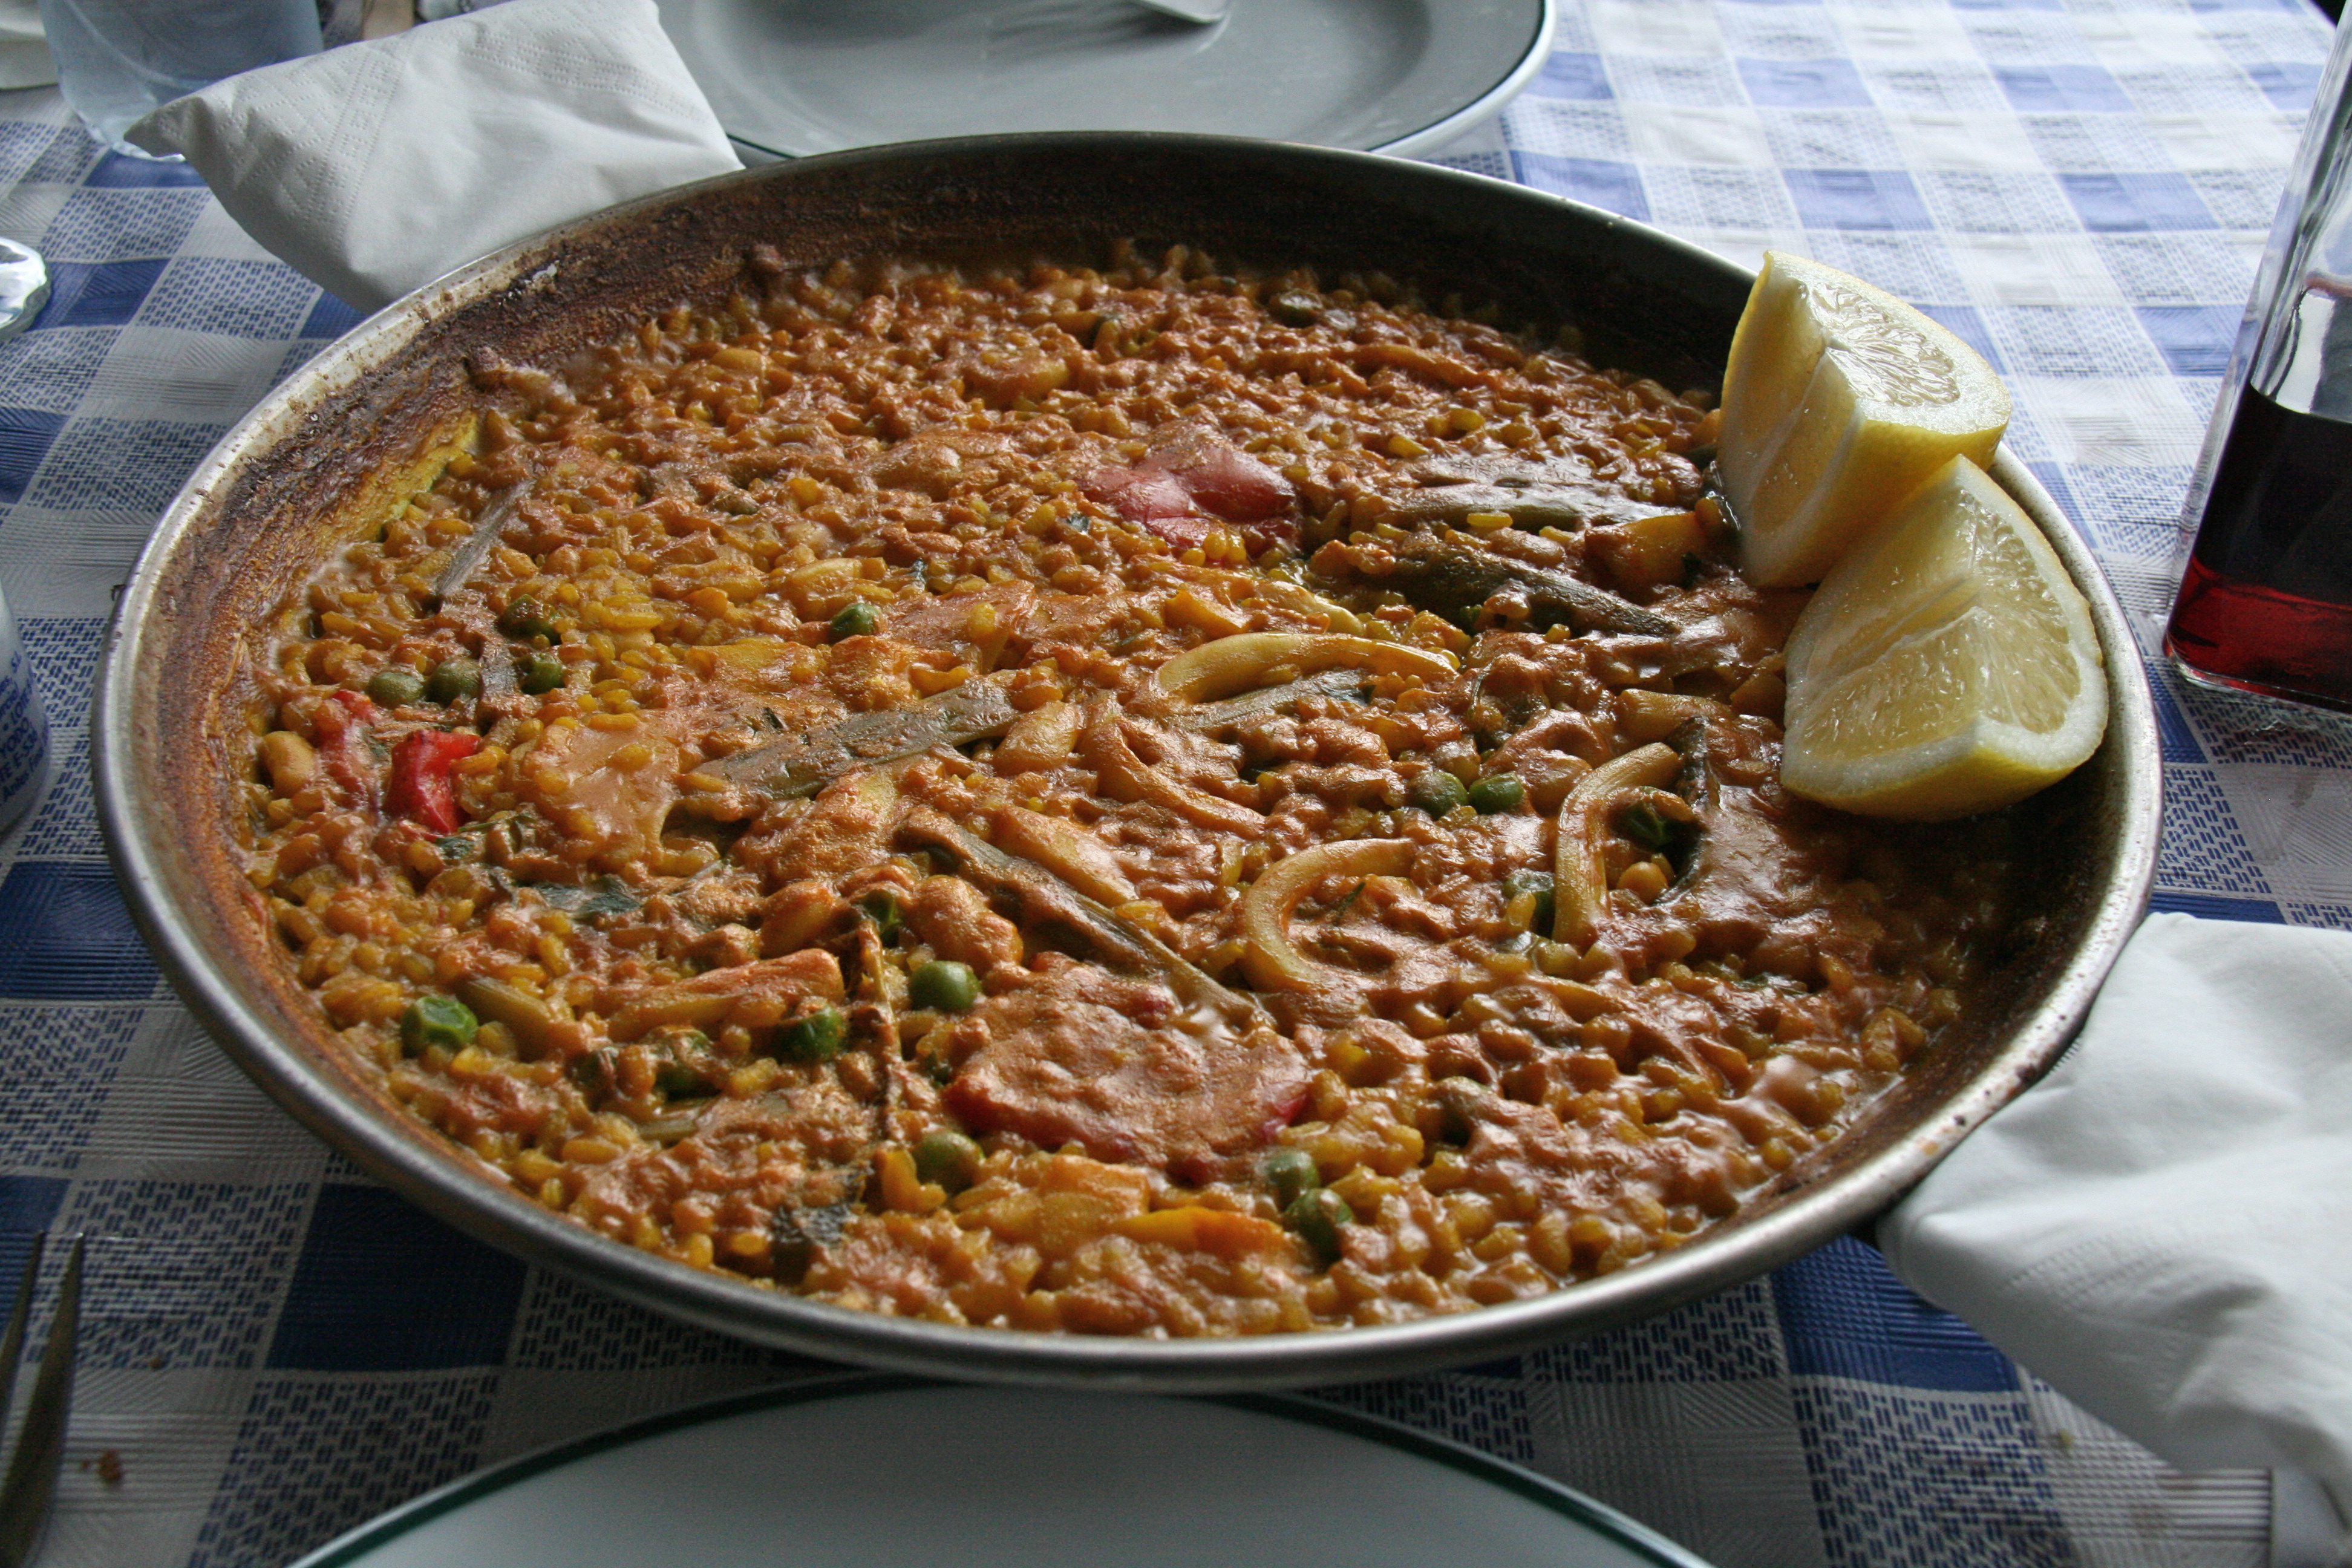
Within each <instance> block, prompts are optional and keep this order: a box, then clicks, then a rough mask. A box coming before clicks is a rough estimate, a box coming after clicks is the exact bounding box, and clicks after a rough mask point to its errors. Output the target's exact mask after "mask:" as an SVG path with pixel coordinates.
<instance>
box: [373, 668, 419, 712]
mask: <svg viewBox="0 0 2352 1568" xmlns="http://www.w3.org/2000/svg"><path fill="white" fill-rule="evenodd" d="M367 694H368V700H369V701H371V702H373V703H374V704H375V705H376V706H377V707H379V708H405V707H407V706H408V705H409V704H410V703H412V702H414V701H415V700H417V699H418V698H420V697H422V696H424V695H425V678H424V677H423V676H421V675H419V674H417V673H416V672H415V670H413V669H404V668H401V667H400V666H399V665H396V664H395V665H394V666H393V667H392V668H389V669H379V670H377V671H376V672H375V673H374V674H373V675H372V676H370V677H368V683H367Z"/></svg>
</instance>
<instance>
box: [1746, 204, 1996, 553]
mask: <svg viewBox="0 0 2352 1568" xmlns="http://www.w3.org/2000/svg"><path fill="white" fill-rule="evenodd" d="M2008 426H2009V391H2008V389H2007V388H2006V387H2004V386H2002V385H2001V384H2000V377H1999V376H1997V375H1995V374H1993V370H1992V367H1991V366H1990V365H1989V364H1987V363H1985V362H1984V359H1983V356H1981V355H1979V353H1977V352H1976V351H1975V350H1974V349H1972V348H1970V347H1969V345H1968V344H1966V343H1964V342H1961V341H1960V340H1959V339H1958V338H1956V337H1954V336H1953V335H1952V334H1951V333H1950V332H1948V331H1946V330H1945V329H1944V328H1942V327H1940V326H1938V325H1937V323H1936V322H1934V321H1930V320H1928V319H1927V317H1926V316H1923V315H1921V314H1920V313H1919V312H1918V311H1916V310H1913V309H1912V308H1911V307H1910V306H1908V305H1906V304H1905V303H1904V302H1903V301H1902V300H1897V299H1895V297H1894V296H1893V295H1891V294H1888V293H1886V292H1885V291H1884V290H1881V289H1874V288H1872V287H1871V286H1870V285H1869V284H1867V283H1864V281H1863V280H1862V279H1859V278H1853V277H1849V276H1848V275H1846V274H1845V273H1843V272H1840V271H1839V270H1838V269H1837V268H1833V267H1824V266H1822V264H1821V263H1820V262H1818V261H1808V260H1806V259H1805V258H1802V257H1797V256H1790V255H1787V254H1785V253H1783V252H1780V251H1777V250H1768V251H1766V252H1765V253H1764V269H1763V271H1761V272H1759V274H1757V278H1756V287H1755V289H1754V290H1753V291H1751V292H1750V293H1749V294H1748V308H1747V309H1746V310H1743V311H1742V312H1741V313H1740V317H1739V329H1738V331H1737V332H1735V333H1734V334H1733V336H1732V340H1731V360H1730V363H1729V364H1728V365H1727V367H1726V368H1725V371H1724V376H1723V435H1722V438H1721V442H1720V444H1719V447H1718V449H1717V464H1718V468H1719V472H1720V474H1721V476H1722V483H1723V491H1724V497H1725V499H1726V500H1728V501H1729V502H1730V504H1731V513H1732V516H1733V518H1734V519H1735V520H1737V521H1738V524H1739V529H1740V536H1739V537H1740V552H1741V555H1742V557H1743V559H1742V562H1741V566H1742V570H1743V571H1744V572H1745V574H1746V575H1747V577H1748V581H1749V582H1751V583H1754V584H1757V586H1759V587H1763V588H1785V587H1793V586H1795V585H1796V584H1801V583H1814V582H1818V581H1820V580H1821V578H1822V574H1824V573H1826V572H1827V571H1829V569H1830V568H1831V567H1832V566H1833V565H1834V564H1836V563H1837V561H1838V559H1839V557H1841V556H1843V554H1844V553H1845V552H1847V551H1848V550H1849V549H1851V548H1852V547H1853V544H1854V542H1856V540H1858V539H1859V538H1860V537H1861V536H1862V535H1864V533H1866V532H1868V531H1869V530H1870V528H1871V526H1872V525H1873V524H1874V522H1876V521H1877V520H1879V519H1880V518H1883V517H1885V515H1886V514H1887V513H1888V512H1890V511H1891V510H1894V508H1895V505H1896V504H1897V503H1899V502H1900V501H1901V500H1903V498H1904V497H1905V496H1907V495H1909V494H1910V493H1911V492H1912V491H1913V490H1915V489H1917V488H1918V487H1919V485H1920V483H1921V482H1922V481H1923V480H1925V479H1927V476H1928V475H1929V474H1932V473H1934V472H1935V471H1936V470H1937V468H1939V467H1940V466H1941V465H1942V464H1943V463H1944V462H1945V460H1946V459H1948V458H1955V457H1961V458H1970V459H1972V460H1973V461H1975V462H1977V463H1979V464H1985V463H1990V462H1991V461H1992V454H1993V448H1994V447H1997V446H1999V445H2000V437H2001V432H2002V431H2003V430H2005V429H2007V428H2008Z"/></svg>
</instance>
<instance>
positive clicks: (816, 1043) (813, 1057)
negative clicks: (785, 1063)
mask: <svg viewBox="0 0 2352 1568" xmlns="http://www.w3.org/2000/svg"><path fill="white" fill-rule="evenodd" d="M848 1043H849V1020H848V1019H847V1018H846V1017H845V1016H843V1015H842V1011H841V1009H840V1008H838V1007H819V1008H818V1009H817V1010H816V1011H815V1012H814V1013H808V1014H804V1015H803V1016H800V1017H798V1018H795V1019H793V1021H792V1022H791V1023H789V1024H787V1025H785V1026H784V1032H783V1033H782V1035H779V1036H778V1037H776V1049H777V1051H778V1053H779V1054H781V1055H782V1056H783V1057H784V1058H787V1059H788V1060H791V1061H796V1062H811V1063H814V1062H829V1061H831V1060H832V1059H833V1058H835V1057H837V1056H839V1055H840V1054H841V1048H842V1047H844V1046H845V1045H847V1044H848Z"/></svg>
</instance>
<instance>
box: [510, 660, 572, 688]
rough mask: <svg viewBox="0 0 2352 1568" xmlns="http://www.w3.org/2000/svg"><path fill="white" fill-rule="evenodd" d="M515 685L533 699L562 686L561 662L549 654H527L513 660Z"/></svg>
mask: <svg viewBox="0 0 2352 1568" xmlns="http://www.w3.org/2000/svg"><path fill="white" fill-rule="evenodd" d="M515 684H516V685H517V686H520V687H521V688H522V689H523V690H525V691H527V692H529V693H530V695H531V696H533V697H538V696H541V695H542V694H544V693H546V692H550V691H552V690H554V689H556V688H557V687H559V686H561V685H562V684H563V661H562V659H560V658H556V657H555V656H554V655H553V654H551V653H544V652H542V653H527V654H524V655H523V656H522V657H521V658H518V659H516V660H515Z"/></svg>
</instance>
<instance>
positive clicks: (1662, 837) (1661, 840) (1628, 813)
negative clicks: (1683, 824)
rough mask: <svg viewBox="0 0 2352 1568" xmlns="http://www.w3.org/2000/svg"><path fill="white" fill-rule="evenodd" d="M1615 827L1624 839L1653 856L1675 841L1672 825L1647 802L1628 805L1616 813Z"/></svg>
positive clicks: (1662, 813)
mask: <svg viewBox="0 0 2352 1568" xmlns="http://www.w3.org/2000/svg"><path fill="white" fill-rule="evenodd" d="M1617 826H1618V828H1619V830H1620V831H1621V832H1622V833H1623V834H1624V835H1625V837H1628V838H1630V839H1632V840H1633V842H1634V843H1636V844H1638V845H1640V846H1641V847H1643V848H1644V849H1647V850H1649V851H1650V852H1651V853H1653V854H1655V853H1657V852H1659V851H1660V850H1663V849H1664V848H1665V847H1667V846H1668V845H1669V844H1672V843H1673V842H1674V841H1675V829H1674V825H1673V824H1672V823H1670V822H1668V821H1667V820H1666V816H1665V813H1664V812H1662V811H1660V810H1659V809H1658V808H1657V807H1656V806H1654V805H1651V804H1650V803H1649V802H1648V801H1641V802H1639V803H1637V804H1635V805H1629V806H1627V807H1626V808H1625V809H1624V810H1623V811H1622V812H1620V813H1618V814H1617Z"/></svg>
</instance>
